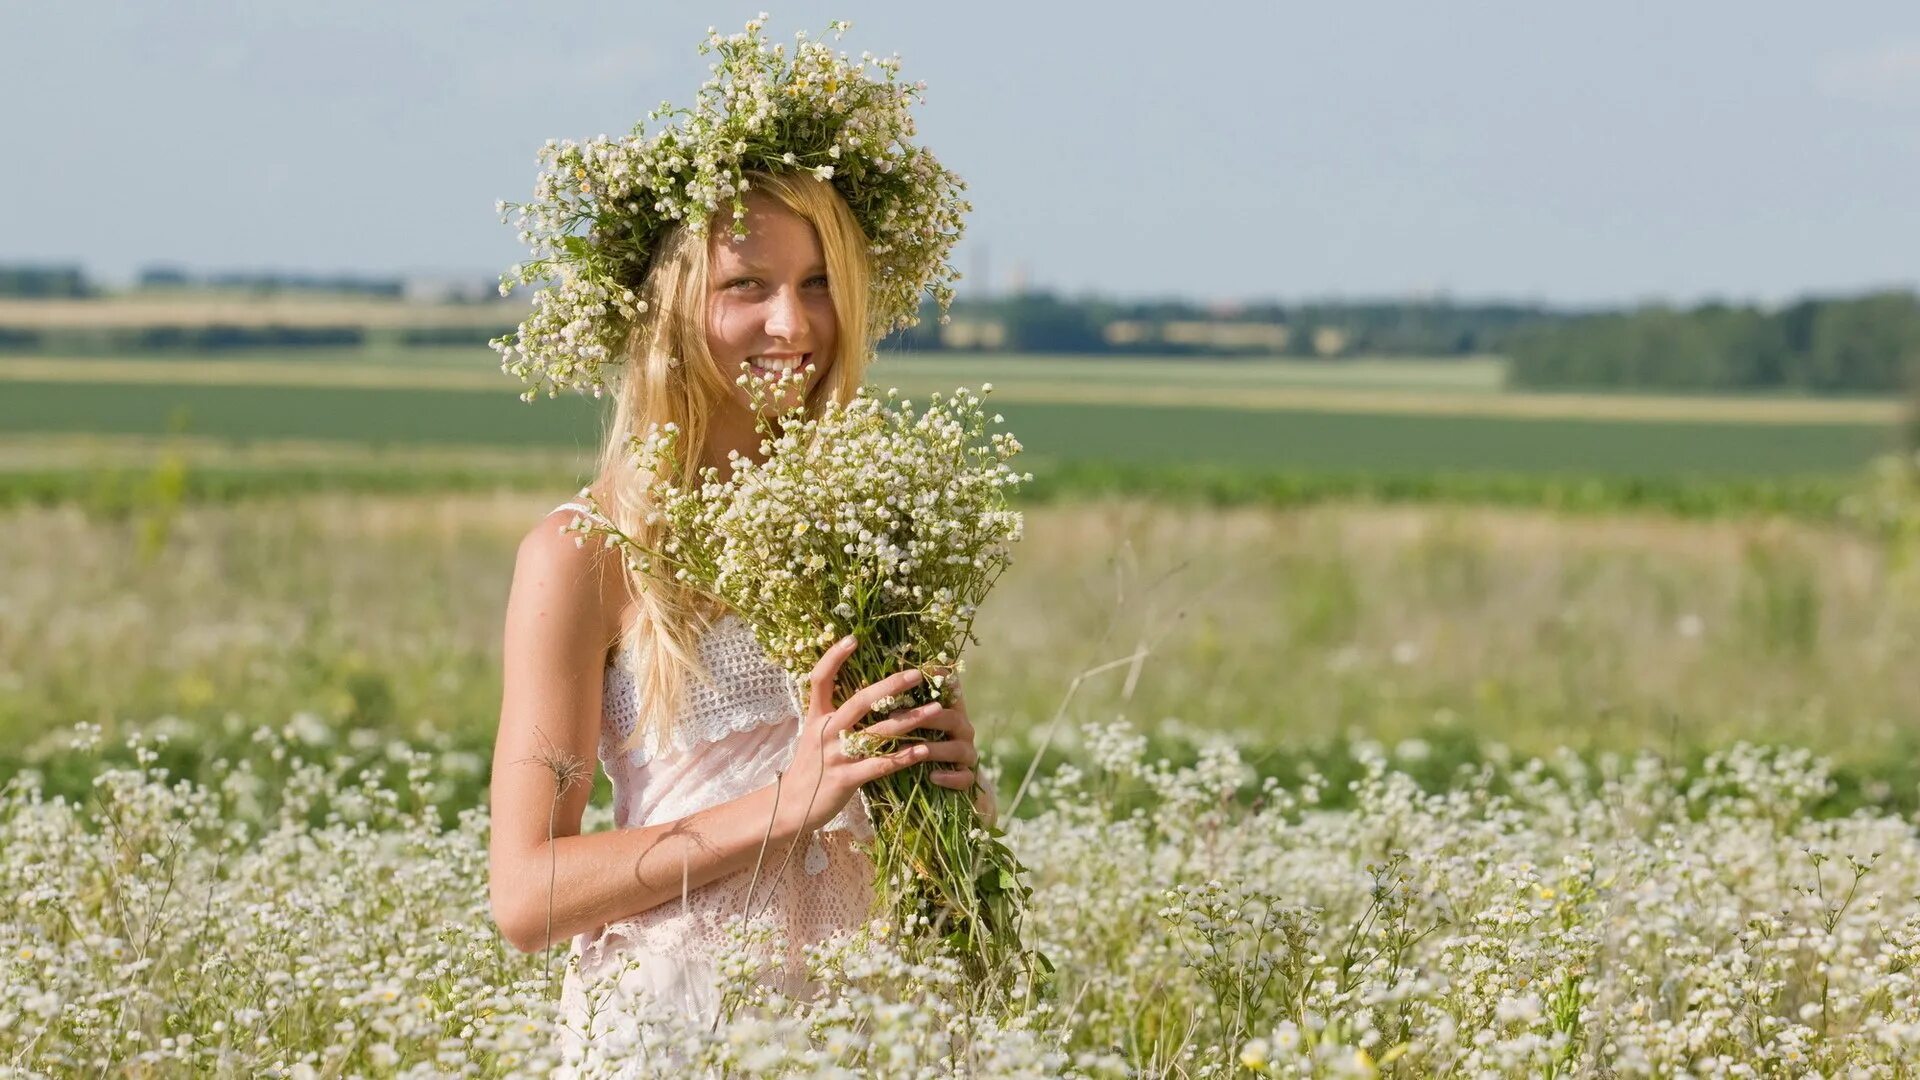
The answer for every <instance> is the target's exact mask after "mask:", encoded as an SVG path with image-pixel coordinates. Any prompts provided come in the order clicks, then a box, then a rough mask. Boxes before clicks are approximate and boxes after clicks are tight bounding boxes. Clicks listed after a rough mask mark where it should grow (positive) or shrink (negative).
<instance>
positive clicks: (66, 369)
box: [0, 2, 1920, 807]
mask: <svg viewBox="0 0 1920 1080" xmlns="http://www.w3.org/2000/svg"><path fill="white" fill-rule="evenodd" d="M755 13H756V11H755V10H754V9H750V8H739V9H724V8H721V7H717V6H715V5H711V4H708V5H675V6H673V7H671V8H665V7H662V6H642V5H633V4H611V3H586V2H576V3H571V4H567V5H563V6H560V7H555V8H550V9H539V10H535V9H529V8H527V7H526V6H524V5H514V6H507V5H487V4H453V3H440V2H436V3H417V4H408V5H392V4H387V5H374V4H365V3H340V4H330V5H291V4H247V5H241V4H213V3H169V4H161V5H130V4H128V5H109V6H104V7H103V6H100V5H88V6H85V7H84V8H82V7H76V6H72V5H67V6H53V5H44V6H39V7H33V8H26V7H21V6H17V5H16V6H15V7H13V8H10V9H9V10H8V11H7V12H6V13H5V15H4V16H0V19H3V20H4V26H5V31H6V32H5V33H3V34H0V57H4V63H0V89H4V90H5V92H6V93H7V97H8V100H9V101H11V102H12V103H13V105H12V107H11V108H9V109H8V110H7V111H6V114H5V116H4V119H0V133H4V135H5V143H6V145H7V146H8V147H9V148H10V151H9V154H8V160H9V167H7V168H6V169H4V170H0V201H3V202H4V205H6V206H7V207H8V208H9V211H10V213H9V219H8V228H7V229H6V231H5V234H4V236H0V553H4V558H3V559H0V775H6V774H10V773H12V772H14V771H17V770H18V769H20V768H22V767H27V766H31V767H34V768H38V769H41V770H43V771H45V772H46V773H47V774H48V775H49V776H51V777H52V778H53V780H54V783H55V786H58V785H59V784H60V783H62V782H65V783H69V784H70V785H71V786H73V787H75V788H76V789H84V787H85V785H86V783H87V777H89V776H90V775H91V769H92V765H91V764H90V763H87V762H82V761H80V760H78V759H77V758H76V756H75V752H74V751H72V750H71V749H70V748H69V744H68V741H67V737H66V735H65V734H64V733H65V732H66V731H67V729H69V728H71V726H72V725H74V724H76V723H90V724H98V725H100V726H101V727H102V728H103V730H104V731H106V732H107V733H109V735H119V734H122V733H124V732H126V731H134V730H138V731H151V732H157V733H160V734H164V735H165V736H166V737H167V740H168V743H167V746H168V747H169V749H167V751H166V753H167V754H169V755H171V760H173V761H174V762H175V763H176V765H177V766H178V767H179V768H181V769H182V770H186V771H191V770H193V769H195V768H198V767H199V766H198V764H197V763H199V762H202V761H204V760H206V759H207V758H209V757H211V756H214V755H217V754H220V753H224V752H226V751H227V750H229V749H234V748H237V747H240V746H242V745H244V744H245V743H246V742H247V741H248V740H249V739H250V738H251V735H252V733H253V732H254V731H255V730H256V729H258V728H261V727H270V728H276V729H285V730H286V731H288V732H289V733H291V734H292V735H293V736H294V737H297V738H299V739H302V740H304V741H308V742H311V743H314V744H316V745H323V746H324V745H336V744H337V745H339V746H340V747H342V751H343V752H346V751H347V750H349V749H351V750H354V751H356V752H359V751H368V750H370V749H372V748H376V747H378V746H381V745H383V744H384V742H385V740H387V739H390V738H406V739H412V740H416V741H422V742H425V743H427V744H430V745H433V746H436V747H438V748H439V749H440V750H441V752H442V753H443V754H444V756H445V761H446V763H447V764H448V766H449V769H450V771H451V772H452V773H453V774H455V775H459V776H464V777H465V778H466V780H465V783H466V786H465V788H464V790H463V791H462V793H461V794H460V798H463V799H466V800H467V801H469V802H471V801H473V800H477V799H478V798H479V797H480V793H481V792H482V790H483V789H484V784H485V770H486V755H487V752H488V748H489V746H490V743H491V738H492V734H493V728H494V724H495V723H496V721H497V712H498V702H499V663H500V655H499V652H500V641H499V638H500V619H501V615H502V613H503V610H504V605H505V599H506V591H507V586H508V582H509V578H510V574H511V570H512V561H513V551H514V545H515V543H516V542H517V541H518V539H519V538H520V537H521V536H522V535H523V534H524V533H525V532H526V530H527V529H528V528H530V527H531V526H532V525H533V523H534V522H535V521H537V520H538V518H539V517H540V515H541V514H543V513H544V512H545V511H546V510H548V509H549V508H551V507H552V506H554V505H555V504H557V503H558V502H560V501H562V500H563V499H565V498H566V497H567V496H568V495H569V494H570V493H571V492H572V491H573V490H574V489H575V488H576V487H578V485H579V483H580V482H581V480H582V479H583V477H584V475H585V470H586V469H587V467H588V463H589V459H590V457H591V455H592V454H593V452H594V450H595V448H596V445H597V442H598V439H599V437H600V432H601V416H600V415H599V409H600V406H599V405H598V404H597V403H596V402H593V401H592V400H590V399H586V398H571V399H561V400H553V401H547V400H542V401H539V402H536V403H534V404H524V403H522V402H521V401H520V400H519V399H518V397H517V391H518V389H519V386H518V384H517V382H516V381H515V380H513V379H511V378H510V377H508V376H506V375H503V374H501V373H500V371H499V370H498V361H497V357H496V355H495V354H494V353H493V352H492V350H490V349H489V348H488V346H487V342H488V340H489V339H490V338H493V337H497V336H499V335H501V334H503V333H505V332H507V331H508V330H510V329H511V328H512V327H513V326H514V325H515V324H516V323H517V322H518V320H519V319H520V317H521V316H522V314H523V313H524V312H525V311H526V309H527V297H526V296H525V295H524V294H522V295H516V296H510V297H506V298H502V297H501V296H500V295H499V293H498V289H497V284H498V276H499V274H500V272H501V271H502V270H504V269H505V268H506V267H507V266H508V265H509V264H511V263H513V262H515V261H517V260H519V259H520V258H522V257H523V256H524V251H523V249H521V248H520V247H519V246H518V245H517V244H516V242H515V240H514V235H513V229H512V228H511V227H510V226H509V225H506V224H502V223H501V221H500V219H499V217H498V215H497V214H496V213H495V211H494V204H495V202H496V200H501V199H505V200H508V201H522V200H525V199H527V198H528V197H529V196H530V194H531V190H532V185H533V180H534V176H535V174H536V171H537V170H536V160H535V151H536V149H537V148H538V146H539V145H540V144H541V143H542V142H543V141H545V140H546V139H548V138H569V137H571V138H580V139H584V138H588V137H591V136H594V135H598V134H610V135H612V134H620V133H622V132H625V131H626V130H628V129H629V128H630V127H631V126H632V125H633V124H634V123H635V122H636V121H638V120H639V119H640V117H641V116H642V115H644V113H645V112H646V111H647V110H648V109H650V108H652V107H653V106H655V105H656V104H658V103H659V102H661V101H662V100H671V101H673V102H675V103H678V104H686V103H690V101H691V99H692V97H693V94H694V91H695V89H696V88H697V86H698V84H699V82H700V80H701V79H702V78H703V77H704V74H705V68H704V64H705V58H703V57H701V56H699V55H698V54H697V52H696V51H695V46H696V45H697V43H698V42H699V41H700V40H701V39H702V37H703V35H704V33H705V31H706V29H707V27H708V26H709V25H716V26H718V27H719V28H721V29H723V30H733V29H737V28H738V27H739V26H740V25H741V24H742V23H744V22H745V20H747V19H748V18H751V17H752V16H753V15H754V14H755ZM772 15H773V20H772V23H771V28H770V34H771V36H773V37H775V38H776V39H779V38H786V37H789V36H790V35H791V34H792V32H793V31H795V30H798V29H808V30H810V31H813V32H816V33H817V32H819V31H820V30H821V28H823V27H824V26H825V25H826V23H827V22H828V21H829V20H830V19H834V18H847V19H850V20H852V22H853V24H854V25H853V28H852V30H851V31H850V32H849V33H848V34H847V35H846V37H845V39H844V40H843V41H842V42H841V47H842V48H845V49H847V50H849V51H851V52H855V53H858V52H859V51H861V50H872V51H874V52H878V53H883V54H884V53H890V52H894V51H898V52H899V53H900V54H901V55H902V58H903V60H904V64H905V69H904V70H905V75H906V77H907V78H909V79H924V80H926V82H927V83H928V90H927V102H926V105H925V107H924V109H923V110H922V112H921V117H922V127H921V135H922V136H923V137H924V139H925V140H926V142H927V143H928V144H929V145H930V146H931V147H932V148H933V149H934V150H935V151H936V152H937V153H938V154H939V155H940V157H941V158H942V160H943V161H944V162H946V163H947V164H948V165H950V166H951V167H953V168H954V169H956V170H957V171H958V172H959V173H960V174H961V175H962V176H964V177H965V178H966V179H967V180H968V182H969V185H970V189H971V190H970V197H971V198H972V201H973V203H974V206H975V212H974V214H973V216H972V218H971V220H970V224H969V228H968V232H967V236H966V238H965V239H964V240H963V241H962V243H961V245H960V247H959V249H958V253H957V260H956V261H957V263H958V265H959V266H960V267H961V269H962V270H963V272H964V273H965V274H966V279H965V280H964V281H963V282H962V283H961V288H960V294H959V299H958V302H957V303H956V305H955V307H954V310H953V312H952V319H951V321H950V322H949V323H946V324H944V325H942V324H940V323H939V322H938V321H937V320H935V319H933V318H931V317H929V318H928V319H927V320H926V321H925V322H923V324H922V325H921V326H920V327H918V328H916V329H914V330H912V331H910V332H905V333H902V334H900V335H897V336H896V337H894V338H893V339H890V340H889V341H888V342H886V343H885V347H884V350H883V359H882V363H881V364H880V365H879V366H877V367H876V369H875V378H876V381H878V382H880V383H882V384H885V385H894V386H900V387H902V388H903V389H906V390H909V391H911V392H914V393H924V392H925V391H926V390H929V389H935V388H942V387H946V388H951V387H952V386H954V385H959V384H965V385H978V383H979V382H980V381H981V380H991V381H992V382H993V383H994V384H995V387H996V389H995V399H996V401H997V402H998V407H999V408H1000V409H1001V411H1003V412H1004V414H1005V416H1006V418H1007V424H1008V426H1009V427H1010V428H1011V429H1012V430H1013V431H1014V432H1016V433H1017V434H1018V435H1019V437H1020V438H1021V439H1022V441H1023V442H1024V443H1025V444H1026V446H1027V448H1028V455H1027V456H1028V459H1029V460H1028V467H1029V468H1030V469H1031V470H1032V471H1033V472H1034V473H1035V474H1036V478H1037V479H1036V483H1035V484H1034V485H1033V486H1032V490H1031V491H1030V492H1028V493H1027V494H1026V495H1025V496H1023V503H1024V505H1025V508H1026V509H1027V510H1028V512H1029V535H1028V539H1027V540H1026V541H1025V542H1024V544H1023V545H1022V550H1021V551H1020V553H1019V556H1018V561H1017V563H1016V566H1015V568H1014V570H1013V571H1012V572H1011V574H1010V576H1009V577H1008V578H1007V579H1006V581H1005V582H1004V583H1003V585H1002V587H1001V588H1000V590H999V593H998V595H996V596H995V597H994V599H993V600H992V601H991V606H990V608H989V609H988V611H987V612H986V613H985V614H984V615H983V618H982V620H981V622H980V625H979V633H980V642H979V644H978V646H977V647H976V649H975V651H974V654H973V660H972V664H973V671H974V674H973V676H972V678H971V679H970V683H969V686H970V691H971V692H970V700H971V702H972V706H973V710H974V712H975V714H976V715H975V720H976V722H977V723H979V725H980V726H981V728H982V731H983V742H984V743H985V744H986V747H987V749H988V751H989V753H990V754H997V755H998V756H999V757H1000V758H1001V760H1002V761H1003V762H1005V764H1006V767H1007V768H1008V769H1009V770H1020V769H1024V768H1025V767H1026V764H1027V763H1028V762H1029V761H1030V760H1031V759H1032V758H1033V756H1034V754H1035V753H1036V752H1037V751H1038V749H1039V747H1040V746H1041V745H1042V744H1043V743H1048V741H1049V740H1051V743H1050V749H1049V751H1048V753H1049V754H1052V753H1056V752H1057V753H1063V754H1071V753H1073V751H1074V735H1073V731H1072V725H1071V723H1060V724H1058V726H1056V718H1063V719H1064V720H1066V721H1072V720H1078V719H1093V718H1098V719H1113V718H1117V717H1123V718H1125V719H1126V720H1128V721H1130V722H1131V723H1133V724H1134V725H1135V727H1137V728H1138V729H1140V730H1142V731H1143V732H1146V733H1148V734H1149V735H1151V736H1152V737H1154V738H1155V739H1156V740H1159V741H1160V742H1161V743H1163V744H1164V745H1165V747H1166V748H1167V752H1168V753H1170V754H1173V755H1175V756H1179V755H1181V754H1185V753H1188V752H1190V750H1191V744H1192V743H1193V742H1194V740H1195V739H1197V738H1203V737H1215V736H1218V737H1230V738H1233V739H1236V740H1238V741H1240V742H1241V743H1242V744H1243V745H1244V747H1245V748H1246V750H1247V753H1248V754H1249V756H1250V758H1251V759H1252V760H1254V761H1255V762H1256V763H1257V764H1258V766H1259V767H1260V768H1261V769H1263V770H1266V771H1271V772H1273V773H1275V774H1287V775H1297V774H1298V773H1299V772H1300V771H1301V770H1304V769H1307V768H1327V769H1338V768H1343V767H1346V768H1350V767H1351V764H1350V763H1351V761H1352V758H1351V756H1350V755H1349V754H1348V753H1347V749H1348V747H1349V746H1350V744H1351V743H1353V742H1355V741H1372V742H1377V743H1379V744H1380V745H1381V747H1382V748H1383V749H1384V750H1385V751H1386V752H1388V753H1390V754H1391V755H1393V756H1394V757H1395V758H1396V759H1397V760H1398V761H1399V762H1400V763H1401V764H1402V766H1403V767H1405V768H1407V769H1409V770H1410V771H1413V772H1414V773H1415V774H1416V775H1419V776H1421V777H1423V778H1425V779H1426V780H1428V781H1430V782H1432V783H1434V784H1442V783H1445V782H1447V780H1448V778H1449V777H1451V776H1453V775H1454V770H1455V769H1456V768H1457V767H1458V766H1460V765H1462V764H1472V763H1475V762H1479V761H1484V760H1488V759H1504V758H1507V757H1510V756H1513V755H1525V754H1544V753H1551V752H1561V751H1564V752H1569V753H1574V754H1579V755H1583V756H1587V757H1599V756H1604V755H1608V754H1613V753H1620V752H1626V751H1633V750H1639V749H1651V750H1654V751H1657V752H1659V753H1661V754H1663V755H1666V756H1669V757H1671V758H1674V759H1677V760H1680V761H1682V762H1694V761H1697V760H1699V758H1700V757H1701V756H1702V755H1704V754H1706V753H1709V752H1711V751H1712V750H1713V749H1715V748H1719V747H1724V746H1726V745H1728V744H1730V743H1732V742H1734V741H1737V740H1743V739H1744V740H1756V741H1762V742H1777V743H1789V744H1795V745H1804V746H1809V747H1811V748H1813V749H1814V750H1816V751H1817V752H1819V753H1822V754H1825V755H1830V756H1832V757H1833V758H1834V759H1835V761H1836V762H1837V763H1838V768H1839V772H1838V776H1839V777H1840V779H1841V790H1840V792H1839V793H1838V795H1836V798H1837V799H1839V800H1842V801H1851V802H1871V803H1878V804H1888V805H1898V806H1902V807H1913V806H1916V805H1920V769H1916V766H1915V765H1914V764H1913V763H1914V761H1915V760H1916V751H1917V750H1920V477H1917V476H1916V472H1917V470H1920V459H1916V457H1915V445H1914V444H1915V441H1916V439H1920V299H1917V298H1916V291H1915V290H1916V282H1920V263H1916V261H1915V260H1916V254H1915V253H1916V252H1920V195H1917V194H1916V191H1920V188H1916V186H1915V184H1914V182H1913V177H1914V176H1915V175H1916V173H1917V172H1920V12H1916V10H1915V9H1914V8H1913V7H1911V6H1910V5H1904V4H1894V3H1891V2H1879V3H1858V4H1851V5H1847V6H1846V7H1844V8H1842V9H1834V8H1832V7H1827V8H1822V9H1817V10H1816V9H1814V8H1809V7H1807V6H1805V5H1796V4H1787V3H1774V2H1768V3H1753V2H1747V3H1737V4H1736V3H1731V2H1713V3H1702V4H1693V5H1687V6H1685V7H1684V8H1682V9H1675V8H1674V7H1673V6H1671V5H1654V4H1646V3H1638V4H1627V5H1619V4H1616V5H1610V6H1608V7H1607V8H1605V9H1604V10H1598V9H1596V10H1591V11H1570V10H1559V9H1553V8H1545V7H1541V6H1539V5H1533V4H1520V3H1489V4H1478V5H1473V6H1472V7H1471V8H1464V9H1463V8H1459V7H1457V6H1447V7H1445V8H1442V7H1437V6H1433V5H1413V4H1383V3H1357V4H1345V5H1338V6H1335V5H1324V4H1316V5H1303V4H1268V3H1243V4H1233V3H1220V4H1200V5H1188V6H1185V7H1183V8H1182V9H1180V11H1179V13H1178V14H1177V16H1171V15H1170V16H1160V17H1144V16H1137V15H1130V14H1125V13H1121V12H1118V11H1116V10H1114V9H1111V8H1095V7H1092V6H1090V5H1032V4H1027V5H1012V4H994V3H982V4H971V5H967V6H966V7H965V8H964V9H962V8H955V7H945V8H937V9H936V8H928V7H918V8H903V7H900V6H898V5H882V4H877V3H852V2H849V3H842V4H838V5H834V6H827V5H823V4H819V3H805V4H795V5H792V6H790V7H786V8H782V9H779V10H776V11H774V12H773V13H772ZM929 315H931V312H929ZM1089 671H1091V672H1093V673H1092V674H1090V675H1088V677H1087V678H1085V679H1084V680H1082V681H1078V682H1076V678H1075V677H1076V676H1077V675H1079V674H1080V673H1082V672H1089ZM1070 690H1071V693H1070ZM109 745H112V739H111V738H110V739H109ZM1342 762H1346V763H1347V764H1346V765H1342V764H1341V763H1342ZM62 778H65V779H64V780H63V779H62ZM1340 791H1341V788H1340V787H1339V786H1338V785H1336V786H1335V787H1334V789H1333V790H1332V792H1331V794H1330V797H1331V798H1338V797H1339V794H1340Z"/></svg>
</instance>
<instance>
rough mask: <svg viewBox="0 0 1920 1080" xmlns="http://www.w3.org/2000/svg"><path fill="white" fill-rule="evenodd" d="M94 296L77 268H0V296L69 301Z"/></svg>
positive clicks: (83, 275) (82, 272)
mask: <svg viewBox="0 0 1920 1080" xmlns="http://www.w3.org/2000/svg"><path fill="white" fill-rule="evenodd" d="M92 295H93V287H92V286H91V285H89V284H88V283H87V275H86V273H85V272H84V271H82V270H81V269H80V268H79V267H77V266H0V296H17V297H22V298H26V299H32V300H68V299H74V298H78V297H86V296H92Z"/></svg>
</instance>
